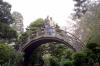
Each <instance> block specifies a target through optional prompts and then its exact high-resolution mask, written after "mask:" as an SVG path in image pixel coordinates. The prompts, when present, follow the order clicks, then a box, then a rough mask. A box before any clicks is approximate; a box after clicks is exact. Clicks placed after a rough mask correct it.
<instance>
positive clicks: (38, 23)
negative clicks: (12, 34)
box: [27, 18, 44, 30]
mask: <svg viewBox="0 0 100 66" xmlns="http://www.w3.org/2000/svg"><path fill="white" fill-rule="evenodd" d="M43 22H44V20H43V19H42V18H39V19H37V20H36V21H34V22H32V23H31V24H30V26H29V27H28V28H27V29H28V30H37V29H40V28H41V27H43Z"/></svg>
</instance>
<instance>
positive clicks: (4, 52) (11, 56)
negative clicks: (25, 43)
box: [0, 44, 23, 66]
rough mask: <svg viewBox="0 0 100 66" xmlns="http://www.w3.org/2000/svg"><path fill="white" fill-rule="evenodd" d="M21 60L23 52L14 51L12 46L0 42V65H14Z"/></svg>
mask: <svg viewBox="0 0 100 66" xmlns="http://www.w3.org/2000/svg"><path fill="white" fill-rule="evenodd" d="M21 61H23V53H22V52H20V51H16V50H15V49H14V48H13V47H12V46H8V45H6V44H0V64H1V65H7V66H8V65H9V64H12V65H15V64H16V63H19V62H21Z"/></svg>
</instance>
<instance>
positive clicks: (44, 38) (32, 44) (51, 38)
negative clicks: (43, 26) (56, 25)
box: [20, 30, 84, 66]
mask: <svg viewBox="0 0 100 66" xmlns="http://www.w3.org/2000/svg"><path fill="white" fill-rule="evenodd" d="M48 42H60V43H63V44H65V45H67V46H68V47H69V48H72V49H73V50H74V51H80V50H82V49H83V47H84V44H83V43H82V42H81V41H80V40H79V39H78V38H77V37H75V36H74V35H72V34H71V33H69V32H66V31H62V30H61V31H56V35H52V34H51V35H46V34H45V31H44V30H37V31H34V32H32V33H30V35H28V36H26V37H24V38H23V39H22V40H21V45H22V46H20V50H21V51H24V52H25V56H24V58H25V60H24V66H27V64H28V61H29V57H30V55H31V54H32V52H33V50H34V49H36V48H37V47H39V46H40V45H42V44H45V43H48Z"/></svg>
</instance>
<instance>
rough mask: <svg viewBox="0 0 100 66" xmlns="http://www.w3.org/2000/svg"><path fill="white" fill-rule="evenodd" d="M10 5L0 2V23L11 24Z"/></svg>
mask: <svg viewBox="0 0 100 66" xmlns="http://www.w3.org/2000/svg"><path fill="white" fill-rule="evenodd" d="M10 11H11V5H10V4H8V3H7V2H3V1H2V0H1V1H0V22H2V23H6V24H11V23H13V18H12V16H11V13H10Z"/></svg>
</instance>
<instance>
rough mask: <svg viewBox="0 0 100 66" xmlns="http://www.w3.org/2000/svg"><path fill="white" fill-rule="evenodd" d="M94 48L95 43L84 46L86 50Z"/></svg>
mask: <svg viewBox="0 0 100 66" xmlns="http://www.w3.org/2000/svg"><path fill="white" fill-rule="evenodd" d="M96 46H98V45H97V44H96V43H88V44H87V45H86V48H88V49H94V48H95V47H96Z"/></svg>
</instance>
